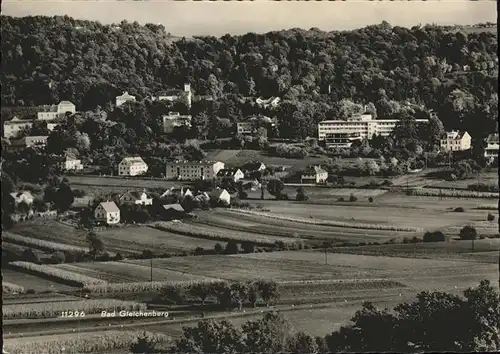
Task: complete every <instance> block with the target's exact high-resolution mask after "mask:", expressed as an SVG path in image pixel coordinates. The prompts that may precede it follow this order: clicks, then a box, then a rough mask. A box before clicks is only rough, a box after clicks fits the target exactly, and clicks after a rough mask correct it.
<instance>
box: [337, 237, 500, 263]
mask: <svg viewBox="0 0 500 354" xmlns="http://www.w3.org/2000/svg"><path fill="white" fill-rule="evenodd" d="M499 251H500V239H484V240H475V241H474V243H472V241H463V240H452V241H449V242H421V243H417V244H390V245H381V246H375V245H374V246H359V247H336V248H332V249H330V250H329V252H333V253H347V254H358V255H370V256H382V257H407V258H424V259H438V260H439V259H445V258H446V259H457V260H472V261H475V262H478V263H491V264H495V263H497V262H498V254H499V253H498V252H499Z"/></svg>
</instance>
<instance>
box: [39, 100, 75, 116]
mask: <svg viewBox="0 0 500 354" xmlns="http://www.w3.org/2000/svg"><path fill="white" fill-rule="evenodd" d="M68 112H69V113H71V114H75V113H76V106H75V105H74V104H73V103H71V102H70V101H61V102H60V103H59V104H58V105H53V106H50V107H49V108H48V109H47V110H45V111H41V112H38V113H37V118H38V119H39V120H54V119H56V118H57V117H59V116H60V115H64V114H66V113H68Z"/></svg>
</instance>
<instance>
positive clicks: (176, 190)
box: [160, 187, 193, 198]
mask: <svg viewBox="0 0 500 354" xmlns="http://www.w3.org/2000/svg"><path fill="white" fill-rule="evenodd" d="M173 195H176V196H178V197H181V198H184V197H186V196H191V197H192V196H193V192H191V190H190V189H189V188H187V189H184V187H170V188H169V189H167V190H166V191H165V192H164V193H163V194H162V195H161V196H160V198H166V197H169V196H173Z"/></svg>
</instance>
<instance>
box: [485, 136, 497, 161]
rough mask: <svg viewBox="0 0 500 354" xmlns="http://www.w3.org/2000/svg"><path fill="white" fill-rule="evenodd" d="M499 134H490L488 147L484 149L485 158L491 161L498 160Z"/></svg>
mask: <svg viewBox="0 0 500 354" xmlns="http://www.w3.org/2000/svg"><path fill="white" fill-rule="evenodd" d="M498 140H499V139H498V133H497V134H490V135H489V136H488V138H487V139H486V147H485V148H484V157H485V158H486V159H489V160H491V161H493V160H495V159H498Z"/></svg>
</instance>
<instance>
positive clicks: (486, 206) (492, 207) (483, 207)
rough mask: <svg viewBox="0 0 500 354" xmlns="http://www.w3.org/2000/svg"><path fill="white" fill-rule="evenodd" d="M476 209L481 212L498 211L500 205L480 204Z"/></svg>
mask: <svg viewBox="0 0 500 354" xmlns="http://www.w3.org/2000/svg"><path fill="white" fill-rule="evenodd" d="M476 209H479V210H498V205H495V204H480V205H478V206H477V208H476Z"/></svg>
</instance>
